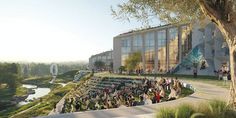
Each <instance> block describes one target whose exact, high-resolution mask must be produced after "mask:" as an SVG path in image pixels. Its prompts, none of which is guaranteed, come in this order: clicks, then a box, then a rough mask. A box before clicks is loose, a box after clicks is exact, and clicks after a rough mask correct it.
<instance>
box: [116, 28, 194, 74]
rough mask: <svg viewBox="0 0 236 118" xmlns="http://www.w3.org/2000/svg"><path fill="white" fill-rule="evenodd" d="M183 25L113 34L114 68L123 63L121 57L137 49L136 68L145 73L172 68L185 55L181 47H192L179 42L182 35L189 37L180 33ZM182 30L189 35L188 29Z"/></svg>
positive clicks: (185, 48)
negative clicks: (139, 56)
mask: <svg viewBox="0 0 236 118" xmlns="http://www.w3.org/2000/svg"><path fill="white" fill-rule="evenodd" d="M184 26H185V27H188V26H187V25H181V26H177V27H176V26H172V25H167V26H163V27H156V28H151V29H148V30H141V31H136V32H132V33H127V34H121V35H119V36H116V37H114V39H113V41H114V42H113V43H114V60H113V63H114V67H113V69H114V71H115V72H118V68H119V67H120V66H124V60H125V59H127V58H128V56H129V55H130V54H132V53H133V52H137V51H138V52H141V54H142V62H141V63H140V64H139V67H138V68H139V69H143V70H144V71H145V72H147V73H156V72H159V73H165V72H167V71H168V70H170V69H173V68H174V67H175V66H176V65H177V64H178V63H179V61H180V60H181V58H182V55H184V54H183V53H182V50H190V49H191V48H189V47H188V46H185V45H186V42H185V41H186V40H183V42H181V41H182V39H184V38H188V40H190V37H189V36H186V37H183V36H182V29H183V27H184ZM183 33H184V34H188V35H189V32H188V33H186V32H183ZM182 43H183V44H182ZM190 46H191V45H190ZM182 47H183V48H182Z"/></svg>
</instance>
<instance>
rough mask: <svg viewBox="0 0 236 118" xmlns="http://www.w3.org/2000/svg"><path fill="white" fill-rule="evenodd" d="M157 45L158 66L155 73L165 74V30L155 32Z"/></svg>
mask: <svg viewBox="0 0 236 118" xmlns="http://www.w3.org/2000/svg"><path fill="white" fill-rule="evenodd" d="M157 41H158V42H157V43H158V52H157V54H158V64H157V71H158V72H159V73H165V72H166V70H167V69H166V30H161V31H158V32H157Z"/></svg>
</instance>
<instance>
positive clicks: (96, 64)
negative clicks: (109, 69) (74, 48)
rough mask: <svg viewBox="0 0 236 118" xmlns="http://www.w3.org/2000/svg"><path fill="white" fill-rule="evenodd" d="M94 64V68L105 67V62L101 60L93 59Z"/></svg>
mask: <svg viewBox="0 0 236 118" xmlns="http://www.w3.org/2000/svg"><path fill="white" fill-rule="evenodd" d="M94 66H95V68H96V69H102V68H104V67H105V63H104V62H103V61H95V62H94Z"/></svg>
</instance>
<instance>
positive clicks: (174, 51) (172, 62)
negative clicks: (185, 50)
mask: <svg viewBox="0 0 236 118" xmlns="http://www.w3.org/2000/svg"><path fill="white" fill-rule="evenodd" d="M168 31H169V41H168V43H169V44H168V45H169V69H170V70H171V69H174V68H175V66H176V65H177V64H178V63H179V50H178V49H179V47H178V43H179V41H178V29H177V28H171V29H169V30H168Z"/></svg>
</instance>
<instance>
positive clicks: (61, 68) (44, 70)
mask: <svg viewBox="0 0 236 118" xmlns="http://www.w3.org/2000/svg"><path fill="white" fill-rule="evenodd" d="M50 66H51V64H46V63H28V64H26V63H25V64H21V68H22V70H23V71H22V72H23V75H25V76H26V77H29V76H46V75H50ZM57 66H58V74H63V73H65V72H68V71H71V70H79V69H86V64H83V63H57Z"/></svg>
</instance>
